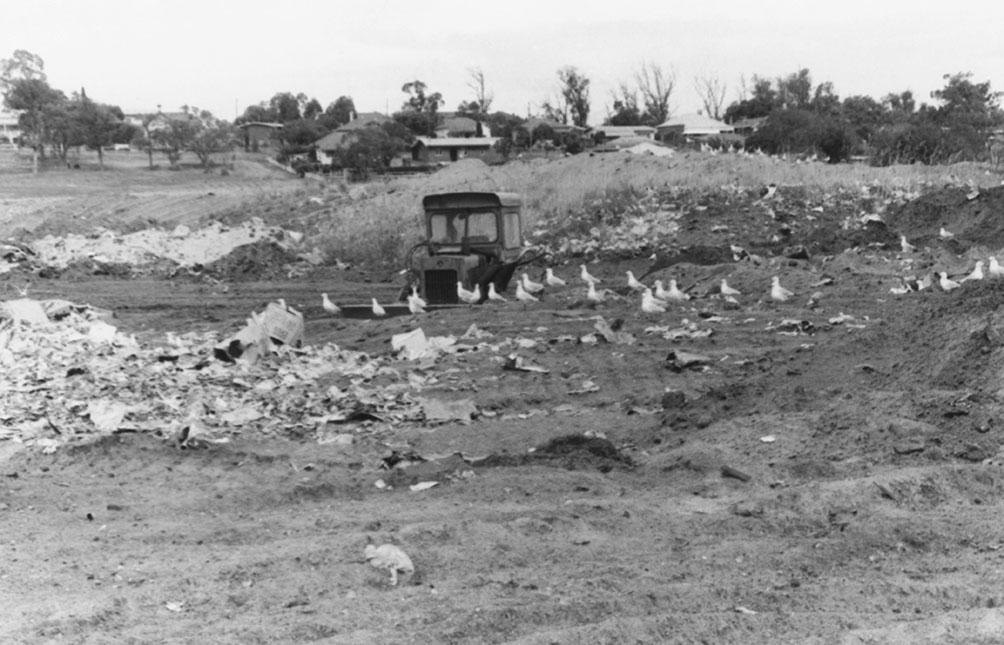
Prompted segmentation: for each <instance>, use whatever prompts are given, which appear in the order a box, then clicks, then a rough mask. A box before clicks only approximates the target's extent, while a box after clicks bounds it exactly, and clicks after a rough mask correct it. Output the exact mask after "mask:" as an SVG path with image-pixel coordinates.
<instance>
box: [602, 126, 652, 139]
mask: <svg viewBox="0 0 1004 645" xmlns="http://www.w3.org/2000/svg"><path fill="white" fill-rule="evenodd" d="M593 136H594V137H596V138H597V141H612V140H614V139H620V138H622V137H637V138H641V139H650V140H651V139H655V128H653V127H652V126H650V125H601V126H598V127H596V128H594V129H593Z"/></svg>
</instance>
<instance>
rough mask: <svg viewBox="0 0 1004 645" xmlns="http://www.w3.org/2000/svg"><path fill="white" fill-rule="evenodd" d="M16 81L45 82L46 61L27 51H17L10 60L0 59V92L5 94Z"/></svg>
mask: <svg viewBox="0 0 1004 645" xmlns="http://www.w3.org/2000/svg"><path fill="white" fill-rule="evenodd" d="M16 80H37V81H45V80H46V76H45V61H43V60H42V57H41V56H39V55H38V54H33V53H31V52H30V51H28V50H26V49H16V50H14V53H13V55H11V57H10V58H4V59H0V90H2V91H3V92H4V93H5V94H6V93H7V90H8V89H9V88H10V85H11V83H13V82H14V81H16Z"/></svg>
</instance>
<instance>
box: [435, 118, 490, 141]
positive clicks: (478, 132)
mask: <svg viewBox="0 0 1004 645" xmlns="http://www.w3.org/2000/svg"><path fill="white" fill-rule="evenodd" d="M490 136H492V133H491V130H490V129H489V128H488V127H487V126H486V125H485V124H483V123H481V122H480V121H475V120H474V119H472V118H470V117H466V116H446V117H445V118H444V119H443V123H442V124H441V125H440V126H439V127H437V128H436V137H437V138H447V137H454V138H471V137H490Z"/></svg>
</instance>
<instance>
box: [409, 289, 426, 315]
mask: <svg viewBox="0 0 1004 645" xmlns="http://www.w3.org/2000/svg"><path fill="white" fill-rule="evenodd" d="M408 311H410V312H411V313H412V314H413V315H415V314H424V313H425V301H424V300H422V298H420V297H419V296H418V295H417V294H412V295H410V296H408Z"/></svg>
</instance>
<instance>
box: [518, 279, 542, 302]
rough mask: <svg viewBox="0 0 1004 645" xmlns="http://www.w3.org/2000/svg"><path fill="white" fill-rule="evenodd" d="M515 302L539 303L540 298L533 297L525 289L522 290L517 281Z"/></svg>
mask: <svg viewBox="0 0 1004 645" xmlns="http://www.w3.org/2000/svg"><path fill="white" fill-rule="evenodd" d="M516 300H519V301H520V302H522V303H524V304H526V303H528V302H539V301H540V298H538V297H537V296H535V295H533V294H532V293H530V292H529V291H527V290H526V289H525V288H523V283H522V282H520V281H519V280H517V281H516Z"/></svg>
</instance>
